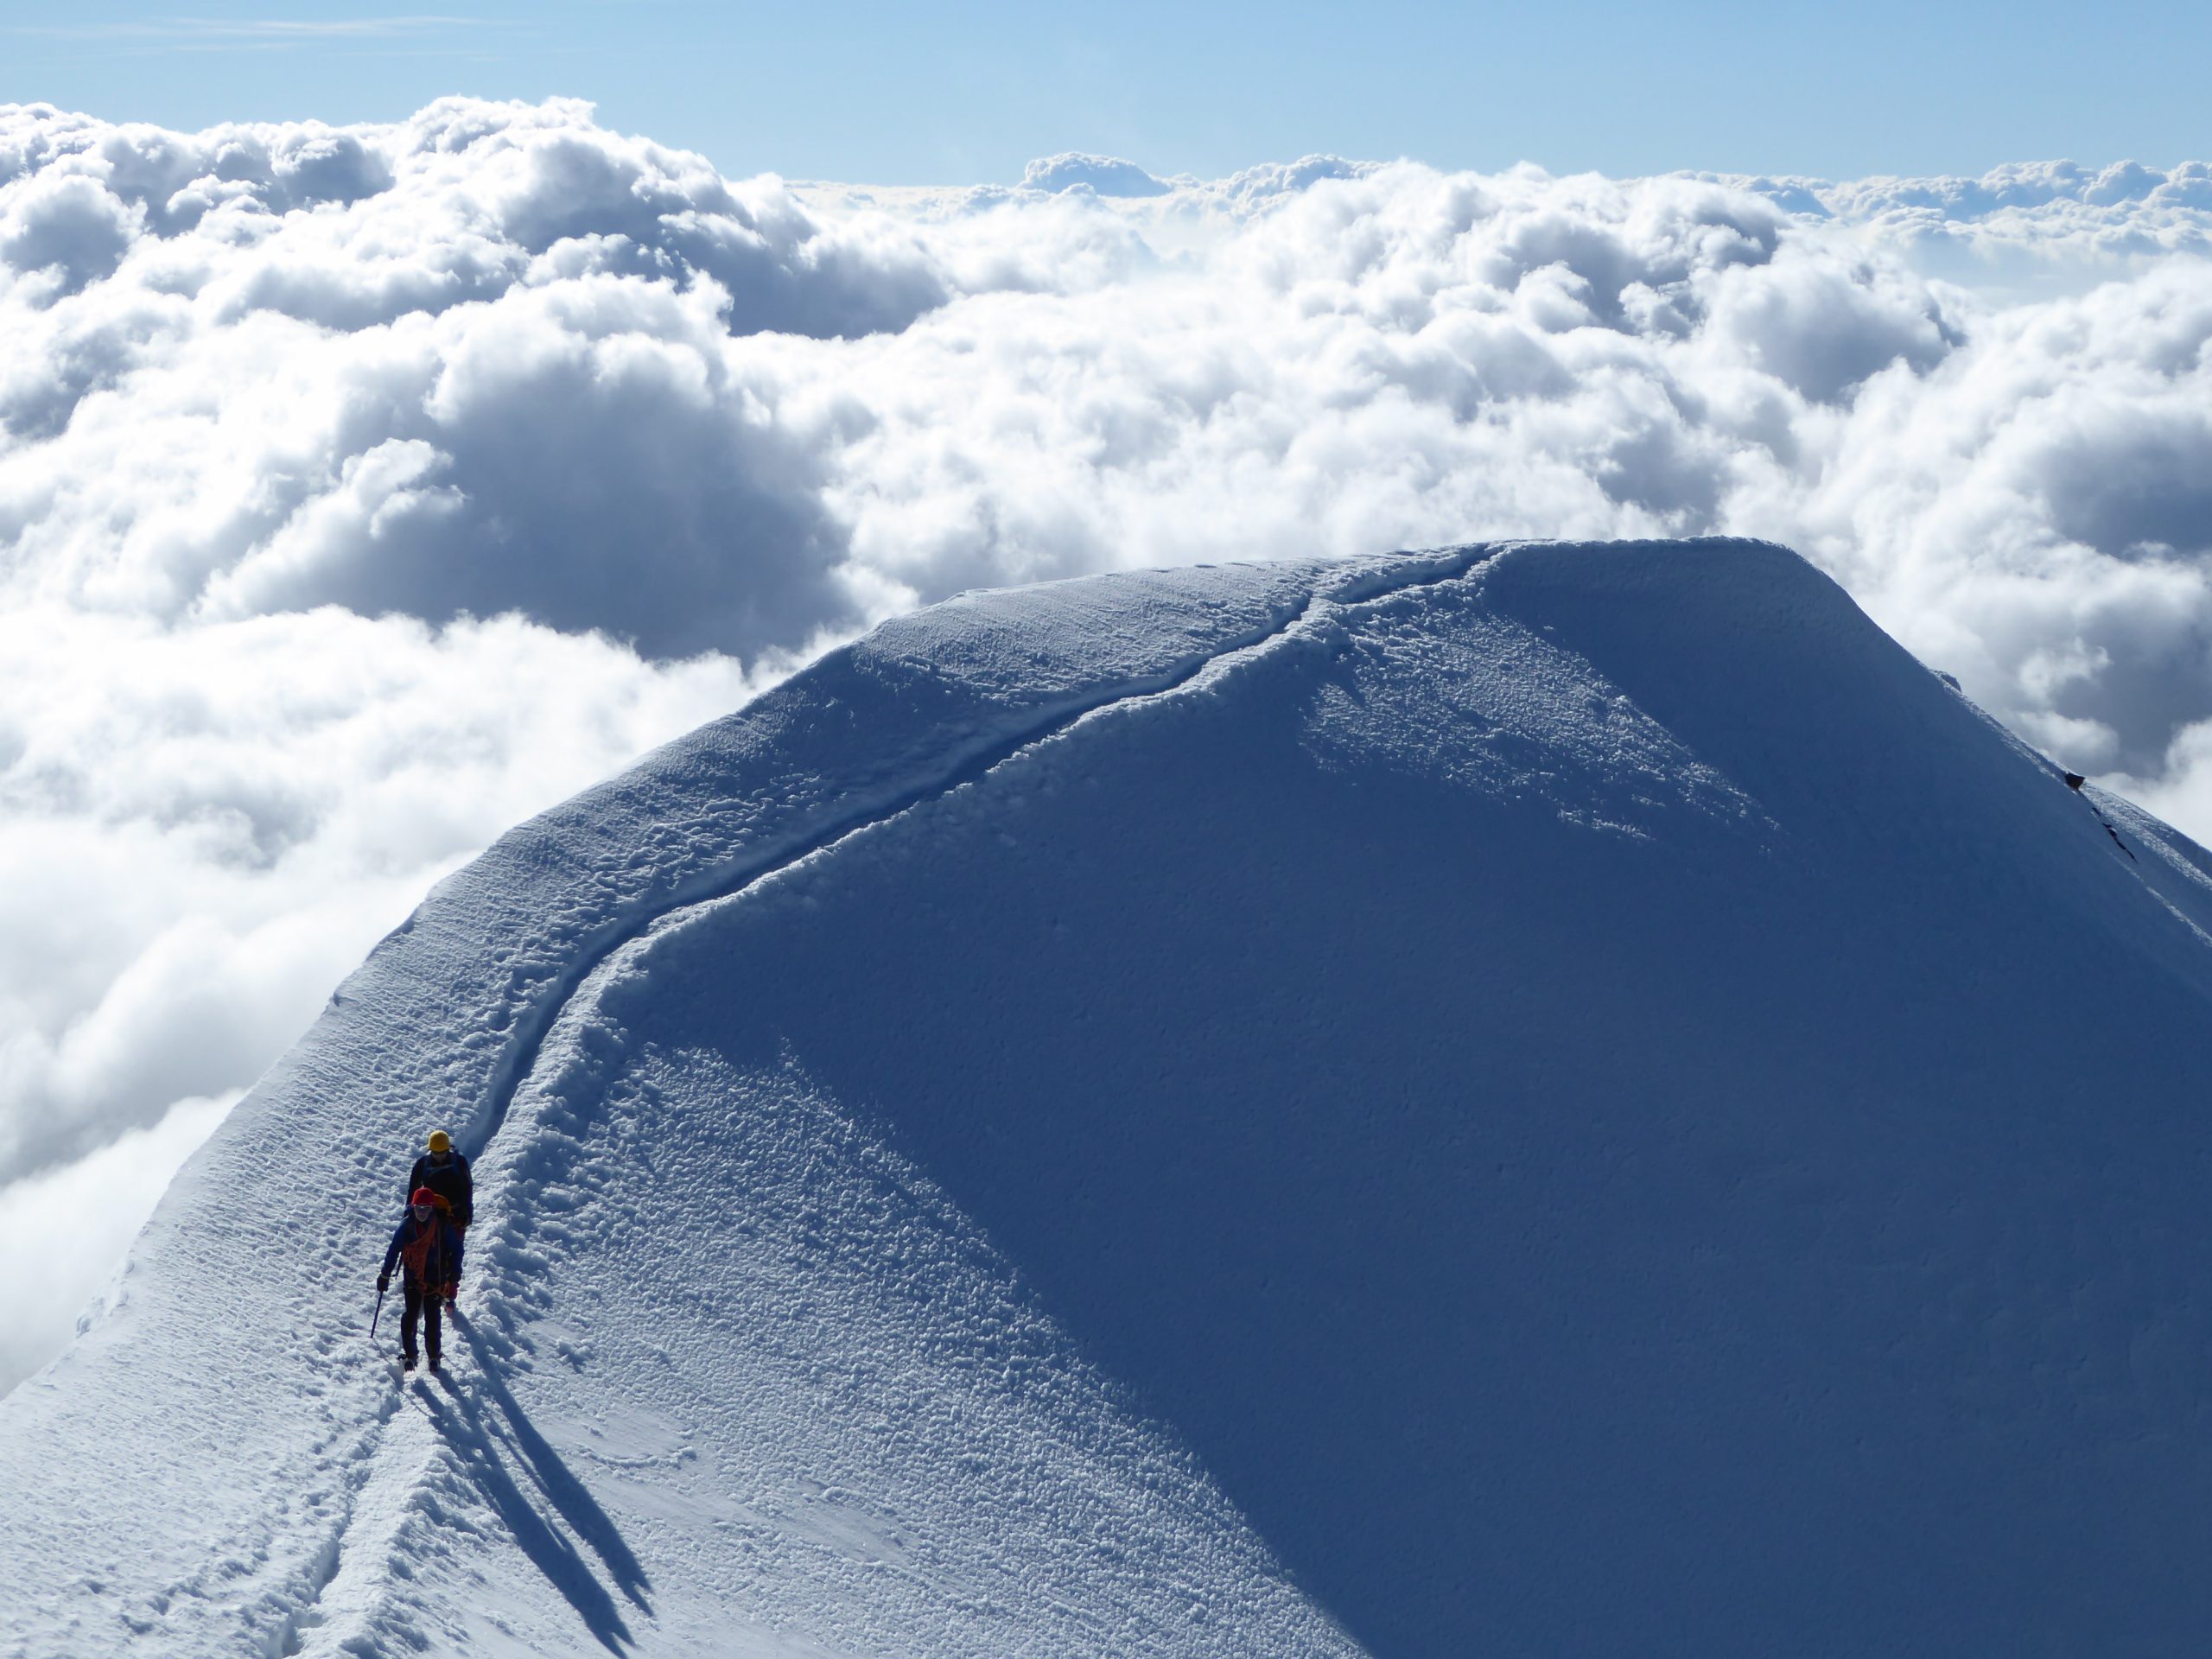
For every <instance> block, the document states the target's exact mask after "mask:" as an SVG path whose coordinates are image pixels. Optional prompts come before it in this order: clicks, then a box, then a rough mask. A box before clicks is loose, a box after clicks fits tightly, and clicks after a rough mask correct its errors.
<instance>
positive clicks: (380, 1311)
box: [369, 1285, 384, 1342]
mask: <svg viewBox="0 0 2212 1659" xmlns="http://www.w3.org/2000/svg"><path fill="white" fill-rule="evenodd" d="M383 1317H384V1287H383V1286H382V1285H378V1287H377V1311H376V1312H375V1313H372V1314H370V1315H369V1340H370V1341H372V1342H374V1341H375V1340H376V1337H377V1321H378V1319H382V1318H383Z"/></svg>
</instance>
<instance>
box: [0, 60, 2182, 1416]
mask: <svg viewBox="0 0 2212 1659" xmlns="http://www.w3.org/2000/svg"><path fill="white" fill-rule="evenodd" d="M2208 237H2212V169H2208V168H2207V167H2206V166H2205V165H2204V164H2202V163H2196V162H2187V163H2183V164H2180V165H2177V166H2174V167H2171V168H2163V169H2161V168H2151V167H2145V166H2139V165H2136V164H2133V163H2126V164H2122V165H2120V166H2117V167H2111V168H2101V169H2099V168H2081V167H2075V166H2072V165H2070V164H2064V163H2052V164H2038V165H2032V166H2029V165H2024V166H2020V167H2016V168H2005V169H2002V170H2001V171H1999V173H1995V174H1992V175H1989V176H1988V177H1986V178H1984V179H1980V180H1955V179H1936V180H1898V179H1883V180H1870V181H1856V182H1849V183H1840V184H1839V183H1829V182H1825V181H1811V180H1776V179H1764V178H1750V177H1742V178H1736V177H1718V176H1714V177H1688V176H1683V177H1669V178H1659V179H1647V180H1637V181H1614V180H1607V179H1602V178H1597V177H1591V176H1580V177H1570V178H1555V177H1552V176H1550V175H1547V174H1544V173H1542V172H1541V171H1539V170H1536V169H1535V168H1519V169H1516V170H1514V171H1511V172H1508V173H1504V174H1500V175H1483V176H1477V175H1454V174H1446V173H1441V172H1438V171H1436V170H1434V169H1433V168H1426V167H1422V166H1419V165H1416V164H1414V163H1410V162H1389V163H1376V162H1351V161H1345V160H1342V159H1339V158H1335V157H1329V156H1308V157H1305V158H1302V159H1300V160H1299V161H1296V162H1287V163H1283V164H1280V165H1271V166H1266V167H1260V168H1253V169H1251V170H1250V171H1249V172H1247V173H1243V174H1240V175H1236V176H1235V177H1233V178H1230V179H1226V180H1217V181H1198V180H1192V179H1189V178H1185V177H1179V176H1161V175H1156V174H1154V173H1152V172H1149V171H1147V170H1146V169H1145V168H1142V167H1140V166H1138V165H1136V164H1135V163H1134V162H1128V161H1125V160H1122V159H1119V158H1114V157H1103V156H1077V155H1066V156H1055V157H1051V158H1047V159H1046V160H1044V161H1040V162H1037V163H1035V164H1033V166H1032V167H1031V168H1029V169H1028V172H1027V175H1026V176H1025V177H1024V179H1023V180H1021V181H1019V182H1017V183H1014V184H1010V185H1003V186H985V187H976V188H944V189H911V188H909V189H876V188H868V187H866V186H864V185H791V184H787V183H785V181H780V180H778V179H775V178H773V177H763V178H759V179H753V180H749V181H732V180H728V179H724V178H722V177H721V176H720V175H718V174H717V173H716V172H715V169H714V168H712V167H711V166H710V165H709V164H708V163H707V162H705V161H704V160H702V158H700V157H698V156H692V155H689V154H685V153H683V152H681V151H676V150H671V149H664V148H663V147H661V146H659V145H657V144H654V143H651V142H649V141H647V140H645V139H643V138H637V137H626V136H623V135H620V134H616V133H613V132H609V131H607V130H603V129H601V128H600V127H599V126H597V125H596V124H594V119H593V118H592V115H591V112H590V111H589V109H588V107H587V106H584V105H578V104H574V103H567V102H558V101H556V102H553V103H550V104H546V105H535V106H531V105H497V104H486V103H481V102H477V101H473V100H466V99H449V100H445V101H442V102H440V103H438V104H435V105H431V106H430V107H429V108H428V109H425V110H423V111H421V112H420V113H419V114H417V115H416V117H414V118H412V119H411V120H409V121H406V122H404V123H400V124H394V125H388V126H372V127H369V126H365V127H356V128H342V129H341V128H332V127H327V126H322V125H319V124H312V123H308V124H295V125H285V126H270V125H257V126H248V125H238V126H229V127H220V128H215V129H212V130H208V131H206V132H201V133H192V134H186V133H175V132H168V131H162V130H156V129H153V128H149V127H138V126H129V125H112V124H106V123H102V122H99V121H96V120H92V119H91V118H85V117H79V116H73V115H70V114H67V113H65V112H61V111H55V110H53V109H51V108H48V107H46V106H43V105H29V106H22V105H18V106H9V107H5V108H0V860H4V868H5V869H6V871H7V873H8V874H9V878H10V879H9V880H7V881H6V882H5V883H4V884H0V941H4V943H0V1235H5V1236H16V1232H17V1231H20V1230H21V1229H22V1228H23V1227H25V1226H37V1225H42V1224H43V1222H42V1221H41V1219H40V1218H41V1217H48V1216H49V1215H50V1214H51V1213H53V1211H54V1206H55V1205H57V1204H67V1205H79V1204H80V1203H90V1204H92V1205H95V1206H97V1207H99V1210H100V1213H101V1216H102V1220H101V1222H100V1224H99V1228H98V1229H92V1230H88V1232H87V1238H88V1240H89V1241H90V1242H88V1243H87V1246H86V1249H85V1250H84V1251H82V1252H80V1253H79V1259H77V1260H75V1261H74V1262H73V1263H72V1264H70V1265H68V1266H67V1267H66V1268H62V1269H61V1270H60V1278H59V1279H56V1280H53V1281H50V1282H42V1283H41V1288H40V1294H39V1299H38V1300H36V1301H35V1302H34V1301H31V1300H9V1299H10V1297H13V1296H15V1295H16V1293H13V1292H10V1293H5V1294H0V1332H6V1333H8V1334H7V1335H6V1336H4V1337H0V1386H5V1385H6V1384H8V1383H11V1382H12V1381H14V1380H15V1379H16V1377H17V1376H21V1375H22V1374H23V1372H24V1371H25V1370H28V1369H29V1367H31V1366H32V1365H34V1364H35V1363H37V1362H38V1361H39V1360H40V1359H41V1358H42V1357H44V1356H45V1355H46V1354H48V1353H50V1352H51V1351H53V1349H54V1347H55V1346H57V1345H58V1344H59V1343H60V1340H61V1339H62V1338H63V1337H65V1336H66V1334H67V1330H68V1328H69V1326H68V1319H69V1315H70V1313H71V1312H72V1311H73V1307H74V1306H75V1305H76V1304H78V1303H79V1302H81V1301H82V1300H84V1299H85V1298H86V1297H87V1296H89V1295H91V1294H93V1293H95V1292H96V1291H97V1289H98V1288H99V1278H100V1275H101V1274H104V1273H105V1271H107V1270H108V1268H111V1266H112V1262H113V1255H114V1251H115V1249H116V1248H117V1241H118V1240H120V1239H121V1238H122V1237H123V1236H125V1235H126V1234H127V1233H128V1231H129V1230H130V1228H131V1227H133V1226H135V1225H136V1224H137V1219H138V1218H139V1217H143V1213H144V1210H145V1208H146V1206H147V1205H149V1204H150V1202H151V1201H152V1195H153V1193H154V1192H156V1191H157V1190H158V1187H159V1185H160V1183H161V1181H162V1179H166V1175H167V1173H168V1169H169V1168H171V1167H173V1166H174V1163H175V1160H176V1159H178V1158H180V1157H181V1156H182V1155H184V1153H185V1152H186V1151H187V1150H188V1148H189V1147H190V1146H191V1145H193V1144H195V1143H196V1138H197V1136H198V1135H200V1134H202V1133H204V1132H205V1127H206V1125H207V1123H208V1122H212V1121H213V1116H212V1115H213V1114H214V1113H217V1112H219V1110H220V1109H221V1104H222V1103H224V1102H226V1101H227V1100H229V1099H230V1098H232V1097H233V1096H235V1094H236V1092H237V1091H238V1090H242V1089H244V1088H245V1087H246V1086H248V1085H250V1084H251V1082H252V1080H253V1077H255V1075H256V1074H257V1072H258V1071H259V1070H260V1069H261V1068H262V1067H263V1066H264V1065H267V1064H268V1062H269V1061H270V1059H272V1058H274V1057H275V1056H276V1055H277V1053H278V1052H281V1051H282V1049H283V1047H284V1046H285V1045H286V1044H287V1043H288V1042H289V1040H290V1039H291V1038H292V1037H293V1036H294V1035H296V1033H297V1032H298V1031H299V1029H300V1028H301V1027H302V1026H303V1025H304V1023H305V1022H306V1020H308V1018H310V1017H311V1016H312V1014H313V1012H314V1010H315V1007H317V1006H318V1005H319V1004H320V1002H321V1000H322V999H323V997H324V996H326V995H327V993H328V991H329V989H330V988H331V987H332V986H333V985H334V983H335V982H336V981H337V980H338V978H339V977H340V976H341V975H342V974H343V973H344V972H345V971H346V969H348V968H349V967H350V966H351V965H352V964H353V963H355V962H356V961H358V960H359V957H360V956H361V955H362V954H363V952H364V951H365V950H366V948H367V947H368V945H369V944H372V942H373V940H374V939H375V938H376V937H377V936H378V934H379V933H380V932H381V931H384V930H385V928H388V927H389V926H391V925H392V924H394V923H395V922H397V920H398V919H399V918H400V917H401V916H402V915H404V912H406V910H407V909H408V908H409V906H410V905H411V904H412V903H413V901H414V900H415V899H416V898H417V897H418V896H419V895H420V893H422V892H423V889H424V888H425V887H427V886H428V885H429V882H430V880H433V879H435V876H436V875H438V874H441V873H442V872H443V871H444V870H446V869H448V868H451V867H452V866H453V865H454V863H456V862H457V861H461V860H462V859H464V858H466V857H467V856H468V855H470V854H471V853H473V852H474V850H476V849H479V848H480V847H481V846H482V845H483V844H484V843H485V842H486V841H487V840H488V839H489V838H490V837H491V836H493V835H494V834H496V833H497V832H498V831H499V829H502V828H504V827H505V825H506V824H508V823H511V822H512V821H514V820H516V819H518V818H519V817H523V816H524V815H526V814H527V813H529V812H531V811H532V810H536V809H537V808H539V807H542V806H543V805H546V804H550V802H552V801H553V800H556V799H557V798H560V797H561V796H563V794H565V793H568V792H569V791H573V790H574V789H575V788H576V787H578V786H580V785H582V784H584V783H587V782H588V781H590V780H591V779H594V778H595V777H597V776H600V775H602V774H604V773H605V772H608V771H611V770H613V769H614V768H616V767H618V766H620V765H621V764H623V763H624V762H625V761H626V760H629V759H631V758H632V757H633V756H634V755H636V754H637V753H639V751H641V750H642V749H643V748H645V747H648V746H650V745H651V744H652V743H654V742H656V741H660V740H663V739H664V738H667V737H669V736H672V735H674V734H677V732H679V731H682V730H683V729H685V728H689V727H690V726H691V725H694V724H696V723H697V722H698V721H702V720H704V719H707V718H709V717H711V716H712V715H716V714H719V713H721V712H723V711H725V710H726V709H728V708H730V707H733V706H734V705H735V704H736V703H737V702H740V701H741V700H742V699H743V698H744V697H745V696H747V695H749V694H750V693H751V692H753V690H757V689H758V688H759V687H760V686H761V685H762V684H764V683H767V682H768V681H769V680H771V679H772V678H773V677H775V676H776V675H778V674H779V673H781V672H783V671H786V670H787V669H788V668H789V666H790V665H791V664H793V663H795V662H798V661H801V660H804V658H806V656H808V655H809V654H810V653H811V652H815V651H818V650H819V649H821V648H822V646H823V645H824V644H825V643H826V642H829V641H830V640H834V639H837V638H840V637H843V636H845V635H848V634H849V633H851V632H854V631H855V630H857V629H859V628H861V627H862V626H866V625H867V624H868V623H869V622H870V621H872V620H876V619H878V618H880V617H881V616H883V615H886V614H887V613H892V612H894V611H896V610H899V609H900V608H903V607H909V606H912V605H915V604H918V603H922V602H925V601H931V600H933V599H937V598H939V597H942V596H944V595H945V594H949V593H950V592H953V591H956V590H957V589H959V588H966V587H973V586H979V585H985V584H995V583H1001V582H1019V581H1025V580H1030V579H1034V578H1039V577H1045V576H1052V575H1068V574H1075V573H1079V572H1084V571H1091V570H1101V569H1118V568H1126V567H1133V566H1141V565H1152V564H1160V563H1178V562H1185V561H1193V560H1202V559H1219V558H1227V557H1241V556H1287V555H1294V554H1306V553H1317V552H1318V553H1325V554H1349V553H1355V552H1364V551H1371V550H1379V549H1384V548H1389V547H1391V546H1394V545H1402V544H1409V543H1435V542H1444V541H1459V540H1465V539H1469V538H1473V537H1492V536H1506V535H1552V536H1605V535H1621V534H1638V535H1643V534H1661V535H1665V534H1690V533H1696V532H1701V531H1738V532H1743V533H1747V534H1754V535H1761V536H1768V537H1775V538H1777V539H1780V540H1783V541H1786V542H1789V543H1792V544H1793V545H1796V546H1797V547H1799V548H1800V549H1801V550H1803V551H1805V552H1806V553H1807V554H1808V556H1811V557H1813V558H1815V560H1817V561H1819V562H1820V563H1822V564H1823V565H1824V566H1825V567H1826V568H1827V569H1829V570H1831V571H1832V572H1834V574H1835V575H1837V576H1838V578H1839V579H1840V580H1841V581H1842V582H1844V583H1845V584H1846V585H1847V587H1848V588H1851V590H1852V591H1853V593H1854V594H1856V595H1857V596H1858V597H1859V601H1860V602H1861V603H1862V604H1864V605H1866V607H1867V608H1868V609H1869V610H1870V611H1872V613H1873V614H1874V615H1875V616H1876V617H1877V618H1878V620H1880V621H1881V622H1883V623H1884V625H1885V626H1888V627H1889V628H1891V630H1892V631H1893V632H1896V633H1897V634H1898V635H1899V637H1901V638H1902V639H1904V641H1905V642H1906V643H1907V644H1908V645H1910V646H1912V647H1913V648H1914V649H1915V650H1916V651H1917V652H1920V653H1921V654H1922V655H1923V657H1924V658H1927V659H1928V660H1929V661H1930V662H1931V663H1932V664H1936V665H1937V666H1940V667H1942V668H1945V669H1947V670H1949V671H1952V672H1954V673H1955V674H1957V675H1958V676H1959V677H1961V680H1962V681H1963V683H1965V685H1966V688H1967V690H1968V691H1969V692H1970V693H1972V694H1973V695H1974V696H1975V697H1977V698H1978V699H1979V700H1980V701H1981V702H1983V703H1984V704H1985V705H1986V706H1987V707H1988V708H1990V709H1992V710H1993V712H1995V713H1996V714H1998V715H1999V716H2000V717H2002V718H2003V719H2005V720H2006V721H2009V722H2011V723H2012V725H2013V726H2014V727H2016V728H2018V729H2019V730H2021V731H2023V732H2024V733H2025V734H2027V735H2029V736H2030V737H2031V739H2033V740H2034V741H2037V742H2039V743H2042V744H2044V746H2046V747H2049V748H2050V750H2051V751H2052V753H2055V754H2056V755H2057V756H2059V757H2060V758H2061V759H2063V760H2066V761H2067V762H2068V763H2069V764H2070V765H2073V766H2076V767H2077V768H2079V769H2081V770H2083V771H2087V772H2094V773H2097V774H2100V775H2101V776H2104V777H2107V778H2108V779H2112V780H2113V781H2114V782H2115V783H2117V784H2119V785H2120V786H2122V787H2124V788H2126V789H2129V790H2130V791H2133V792H2134V793H2135V794H2137V795H2138V796H2139V798H2143V799H2145V801H2146V803H2147V804H2152V806H2154V807H2156V808H2158V810H2161V811H2164V812H2165V813H2167V814H2169V815H2170V816H2172V817H2176V818H2177V819H2178V821H2180V822H2181V823H2183V825H2184V827H2193V828H2194V829H2196V830H2197V831H2198V832H2199V833H2203V832H2206V831H2208V830H2212V738H2209V737H2208V735H2207V734H2209V733H2212V486H2208V484H2207V480H2212V353H2208V349H2207V341H2208V340H2212V246H2209V245H2208ZM406 1151H407V1149H405V1148H397V1147H396V1148H394V1159H395V1166H397V1163H398V1160H400V1159H401V1157H402V1156H403V1155H404V1153H405V1152H406ZM11 1230H14V1231H11ZM65 1281H66V1282H65Z"/></svg>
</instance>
